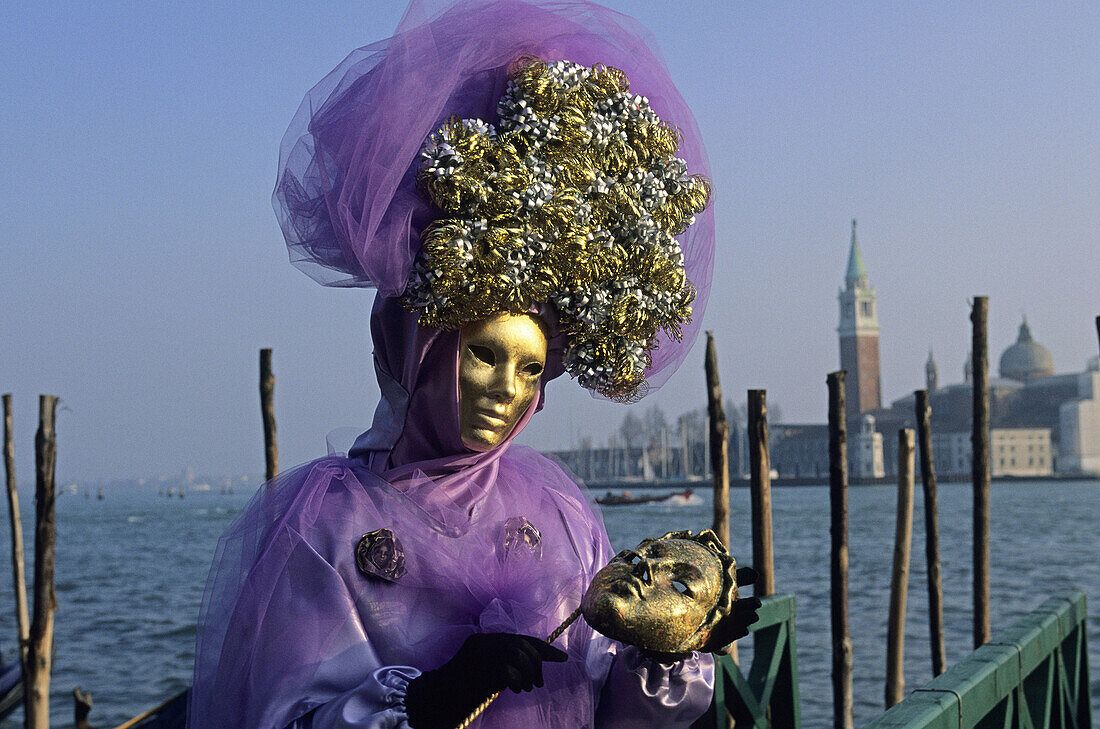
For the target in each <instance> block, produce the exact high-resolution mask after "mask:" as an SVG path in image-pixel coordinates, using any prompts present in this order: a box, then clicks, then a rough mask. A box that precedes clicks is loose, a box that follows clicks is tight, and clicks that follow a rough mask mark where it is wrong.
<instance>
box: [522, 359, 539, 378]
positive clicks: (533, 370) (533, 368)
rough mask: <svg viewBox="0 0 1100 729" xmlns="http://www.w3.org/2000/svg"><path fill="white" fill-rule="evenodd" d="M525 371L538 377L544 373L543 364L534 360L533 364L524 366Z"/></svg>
mask: <svg viewBox="0 0 1100 729" xmlns="http://www.w3.org/2000/svg"><path fill="white" fill-rule="evenodd" d="M523 371H524V372H525V373H527V374H528V375H530V376H531V377H538V376H539V375H541V374H542V365H540V364H539V363H538V362H532V363H531V364H529V365H527V366H526V367H524V368H523Z"/></svg>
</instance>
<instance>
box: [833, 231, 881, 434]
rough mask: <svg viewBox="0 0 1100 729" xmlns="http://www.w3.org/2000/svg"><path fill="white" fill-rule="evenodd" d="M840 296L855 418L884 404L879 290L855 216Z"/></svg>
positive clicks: (850, 413) (849, 404) (843, 355)
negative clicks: (869, 273) (865, 262)
mask: <svg viewBox="0 0 1100 729" xmlns="http://www.w3.org/2000/svg"><path fill="white" fill-rule="evenodd" d="M837 300H838V301H839V303H840V325H839V326H838V327H837V334H838V335H839V338H840V368H841V369H842V370H845V371H846V372H847V375H846V377H845V407H846V409H847V418H848V421H849V422H852V421H855V420H856V419H857V418H858V417H859V416H860V415H862V414H863V413H866V412H868V411H871V410H875V409H877V408H878V407H880V406H881V404H882V384H881V378H880V374H879V348H878V335H879V325H878V312H877V311H876V310H875V290H874V289H873V288H872V287H871V283H870V280H869V279H868V277H867V268H866V267H865V266H864V265H863V254H862V253H861V252H860V250H859V241H858V240H857V238H856V221H855V220H852V242H851V244H850V246H849V249H848V268H847V271H846V272H845V275H844V288H843V289H841V291H840V293H839V294H838V295H837Z"/></svg>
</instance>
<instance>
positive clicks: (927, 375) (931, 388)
mask: <svg viewBox="0 0 1100 729" xmlns="http://www.w3.org/2000/svg"><path fill="white" fill-rule="evenodd" d="M939 380H940V368H939V367H937V366H936V360H934V359H932V350H931V349H929V350H928V361H927V362H925V363H924V386H925V387H927V388H928V392H935V391H936V387H937V386H938V384H939Z"/></svg>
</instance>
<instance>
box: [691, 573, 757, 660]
mask: <svg viewBox="0 0 1100 729" xmlns="http://www.w3.org/2000/svg"><path fill="white" fill-rule="evenodd" d="M759 578H760V574H759V573H758V572H757V571H756V570H754V569H753V568H752V567H742V568H741V569H739V570H737V588H738V590H740V589H741V588H742V587H747V586H748V585H751V584H754V583H755V582H756V580H757V579H759ZM759 609H760V598H759V597H756V596H755V595H753V596H752V597H742V598H739V599H738V600H736V601H735V602H734V603H733V609H731V610H730V614H729V615H727V616H726V618H725V619H724V620H722V622H721V623H719V625H718V627H716V628H715V630H714V634H713V635H711V639H710V642H709V644H708V645H707V647H706V648H704V650H708V651H710V652H712V653H726V652H728V649H729V646H730V644H731V643H733V641H735V640H737V639H738V638H744V637H745V636H746V635H748V634H749V626H750V625H752V624H753V623H755V622H756V621H757V620H759V619H760V616H759V615H757V614H756V611H757V610H759Z"/></svg>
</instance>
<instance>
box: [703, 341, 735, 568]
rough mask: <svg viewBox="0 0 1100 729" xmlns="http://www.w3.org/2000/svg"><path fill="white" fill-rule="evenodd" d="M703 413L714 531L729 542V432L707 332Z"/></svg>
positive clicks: (716, 362) (723, 541) (715, 358)
mask: <svg viewBox="0 0 1100 729" xmlns="http://www.w3.org/2000/svg"><path fill="white" fill-rule="evenodd" d="M705 369H706V373H707V414H708V415H709V416H710V465H711V471H712V472H713V473H714V527H713V528H714V533H715V534H717V535H718V538H719V539H721V540H722V544H724V545H726V548H727V549H728V548H729V546H730V469H729V434H730V426H729V423H728V422H726V411H725V408H724V407H723V406H722V383H721V382H719V380H718V350H717V348H715V346H714V335H713V334H712V333H711V332H707V358H706V364H705Z"/></svg>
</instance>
